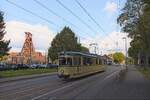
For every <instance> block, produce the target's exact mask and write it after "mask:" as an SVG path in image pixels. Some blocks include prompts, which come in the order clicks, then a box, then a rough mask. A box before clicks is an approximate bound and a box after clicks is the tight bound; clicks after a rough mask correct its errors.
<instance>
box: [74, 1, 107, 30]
mask: <svg viewBox="0 0 150 100" xmlns="http://www.w3.org/2000/svg"><path fill="white" fill-rule="evenodd" d="M75 2H76V3H77V4H78V5H79V6H80V7H81V8H82V9H83V11H84V12H85V13H86V14H87V15H88V16H89V17H90V19H91V20H92V21H93V22H94V23H95V24H96V25H97V26H98V27H99V28H100V29H101V30H102V31H103V32H104V33H105V31H104V29H103V28H102V27H101V25H100V24H99V23H98V22H97V21H96V20H95V19H94V18H93V17H92V16H91V15H90V13H89V12H88V11H87V10H86V9H85V8H84V7H83V6H82V5H81V3H80V2H79V1H78V0H75Z"/></svg>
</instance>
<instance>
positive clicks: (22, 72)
mask: <svg viewBox="0 0 150 100" xmlns="http://www.w3.org/2000/svg"><path fill="white" fill-rule="evenodd" d="M56 71H57V69H54V68H53V69H52V68H51V69H50V68H49V69H22V70H8V71H0V78H7V77H16V76H25V75H34V74H43V73H51V72H56Z"/></svg>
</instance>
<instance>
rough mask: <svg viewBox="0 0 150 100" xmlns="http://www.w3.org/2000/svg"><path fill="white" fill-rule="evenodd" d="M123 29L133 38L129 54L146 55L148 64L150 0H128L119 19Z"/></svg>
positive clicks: (135, 56) (135, 55) (149, 51)
mask: <svg viewBox="0 0 150 100" xmlns="http://www.w3.org/2000/svg"><path fill="white" fill-rule="evenodd" d="M117 21H118V23H119V24H120V26H121V27H122V30H123V31H124V32H126V33H129V35H128V36H129V37H130V38H131V39H132V42H131V43H130V45H131V47H130V48H129V55H130V56H131V57H133V58H134V59H136V58H137V56H138V55H141V54H142V55H145V57H146V64H148V56H149V54H150V45H149V44H150V34H149V33H150V29H149V27H150V1H149V0H127V2H126V4H125V6H124V8H123V9H122V13H121V14H120V16H119V17H118V19H117Z"/></svg>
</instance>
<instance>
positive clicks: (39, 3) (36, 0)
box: [33, 0, 86, 34]
mask: <svg viewBox="0 0 150 100" xmlns="http://www.w3.org/2000/svg"><path fill="white" fill-rule="evenodd" d="M33 1H35V2H36V3H37V4H38V5H40V6H41V7H43V8H45V9H46V10H47V11H49V12H50V13H52V14H53V15H55V16H57V17H59V18H61V19H62V20H63V21H65V22H67V23H69V24H70V25H72V26H74V27H75V28H77V29H79V30H81V31H82V32H83V30H82V29H81V28H79V27H78V26H76V25H75V24H73V23H72V22H70V21H68V20H67V19H65V18H64V17H62V16H60V15H59V14H57V13H56V12H54V11H53V10H51V9H50V8H48V7H46V6H45V5H44V4H43V3H41V2H39V1H38V0H33ZM83 33H84V34H86V33H85V32H83Z"/></svg>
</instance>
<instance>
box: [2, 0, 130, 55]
mask: <svg viewBox="0 0 150 100" xmlns="http://www.w3.org/2000/svg"><path fill="white" fill-rule="evenodd" d="M9 1H11V2H13V3H14V4H17V5H19V6H21V7H22V8H24V9H26V10H28V11H30V12H32V13H34V14H36V16H34V15H32V14H30V13H29V12H26V11H24V10H22V9H21V8H18V7H16V6H14V5H12V4H11V3H9V2H7V0H0V10H2V11H3V12H4V13H5V15H4V17H5V22H6V31H7V34H6V35H5V38H6V39H10V40H11V44H10V45H11V46H12V49H11V51H18V52H19V51H21V48H22V46H23V42H24V39H25V37H24V36H25V34H24V32H31V33H32V34H33V42H34V47H35V48H36V50H38V51H42V52H45V51H47V48H48V47H50V43H51V41H52V39H53V38H54V36H55V35H56V34H57V33H58V32H60V31H61V30H62V28H63V27H64V26H69V27H70V28H71V29H72V30H73V31H74V32H75V33H76V36H78V38H80V42H81V43H82V45H84V46H86V47H89V44H90V43H97V44H98V48H99V50H98V52H99V54H101V53H102V54H104V53H111V52H113V51H115V50H120V51H123V52H124V41H123V39H122V37H124V36H127V34H126V33H123V32H120V31H119V28H118V26H117V23H116V18H117V16H118V13H119V10H118V4H119V0H78V2H79V3H80V4H81V5H82V6H83V7H84V8H85V9H86V10H87V12H88V13H89V14H90V15H91V16H92V17H93V18H94V20H95V21H96V22H97V23H98V24H99V25H100V27H98V25H96V24H95V23H94V22H93V21H92V20H91V19H90V17H89V16H87V14H86V13H85V12H84V11H83V9H82V8H81V7H80V6H79V5H78V3H77V2H76V1H75V0H59V1H61V2H62V3H63V4H64V5H65V7H67V8H69V9H70V10H71V11H72V12H73V13H74V14H75V15H76V16H78V17H79V18H80V19H81V20H82V22H81V21H80V20H79V18H77V17H75V16H73V15H72V14H71V13H70V12H68V11H67V10H66V9H65V8H63V7H62V6H61V5H60V4H59V3H58V2H57V0H37V1H39V2H41V3H42V4H44V5H45V7H47V8H48V9H50V10H51V11H53V12H54V13H56V14H57V15H59V16H60V17H59V16H56V15H54V14H52V13H51V12H49V11H48V10H47V9H45V8H43V7H41V6H40V5H39V4H37V3H36V2H35V1H34V0H9ZM125 1H126V0H120V8H122V7H123V5H124V3H125ZM38 16H40V17H41V18H39V17H38ZM63 18H64V19H65V20H67V21H68V22H67V21H65V20H64V19H63ZM83 21H84V22H85V23H86V25H85V23H83ZM71 23H72V24H73V25H72V24H71ZM88 26H90V28H89V27H88ZM117 41H118V46H117V45H116V42H117ZM129 41H130V39H128V47H129ZM90 51H91V52H92V51H93V50H92V48H90Z"/></svg>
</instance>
